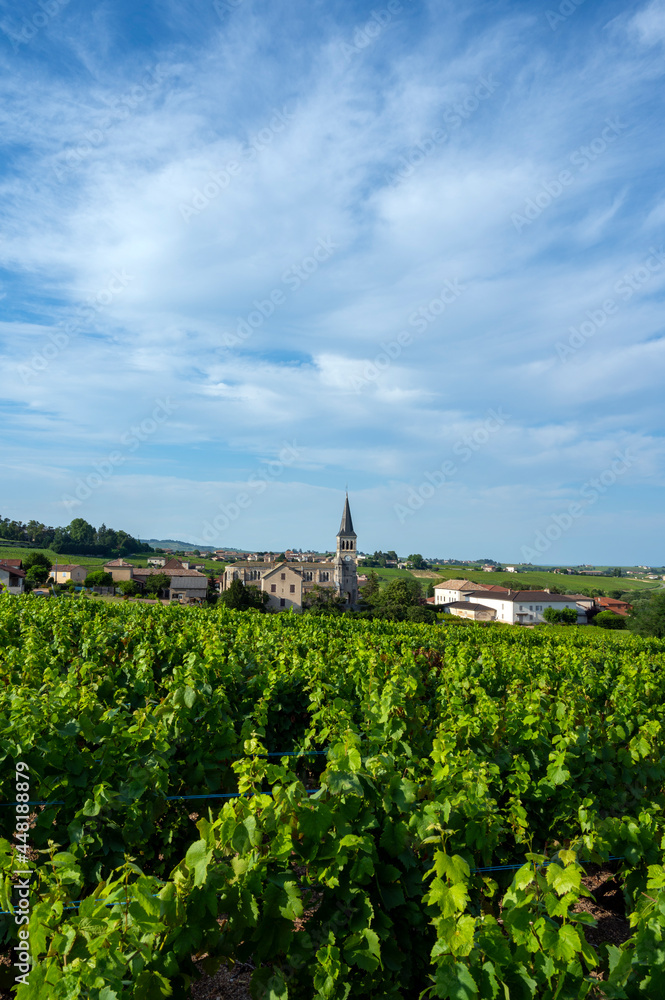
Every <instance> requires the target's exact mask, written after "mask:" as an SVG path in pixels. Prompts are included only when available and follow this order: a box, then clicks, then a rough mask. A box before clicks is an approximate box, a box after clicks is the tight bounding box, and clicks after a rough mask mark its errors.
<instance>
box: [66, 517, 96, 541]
mask: <svg viewBox="0 0 665 1000" xmlns="http://www.w3.org/2000/svg"><path fill="white" fill-rule="evenodd" d="M66 530H67V534H68V535H69V537H70V538H71V540H72V541H73V542H78V543H80V544H82V545H92V544H93V543H94V541H95V529H94V528H93V526H92V525H91V524H88V522H87V521H84V520H83V518H82V517H75V518H74V520H73V521H72V523H71V524H70V525H69V527H68V528H67V529H66Z"/></svg>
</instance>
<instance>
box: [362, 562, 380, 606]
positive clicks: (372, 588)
mask: <svg viewBox="0 0 665 1000" xmlns="http://www.w3.org/2000/svg"><path fill="white" fill-rule="evenodd" d="M380 589H381V586H380V584H379V576H378V574H377V573H375V572H374V570H373V569H372V570H370V571H369V573H368V574H367V583H366V584H365V585H364V586H363V587H361V588H360V602H361V604H367V605H370V606H371V605H373V604H375V603H376V600H377V598H378V596H379V592H380Z"/></svg>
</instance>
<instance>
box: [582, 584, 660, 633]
mask: <svg viewBox="0 0 665 1000" xmlns="http://www.w3.org/2000/svg"><path fill="white" fill-rule="evenodd" d="M598 618H600V615H597V616H596V619H595V621H597V620H598ZM627 625H628V628H629V629H630V630H631V632H636V633H637V635H655V636H657V637H658V638H660V639H663V638H665V591H664V590H658V591H656V592H655V593H654V592H653V591H652V592H651V593H650V594H649V595H648V597H646V598H645V599H644V600H636V602H635V605H634V607H633V611H632V613H631V614H630V615H629V617H628V619H627Z"/></svg>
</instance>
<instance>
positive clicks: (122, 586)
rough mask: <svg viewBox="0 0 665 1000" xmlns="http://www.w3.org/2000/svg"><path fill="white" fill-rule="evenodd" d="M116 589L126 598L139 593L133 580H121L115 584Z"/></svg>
mask: <svg viewBox="0 0 665 1000" xmlns="http://www.w3.org/2000/svg"><path fill="white" fill-rule="evenodd" d="M89 579H90V577H88V580H89ZM116 589H117V590H119V591H120V593H121V594H124V595H125V596H126V597H135V596H136V594H138V592H139V587H138V584H137V583H136V581H135V580H121V581H120V582H119V583H118V584H117V587H116Z"/></svg>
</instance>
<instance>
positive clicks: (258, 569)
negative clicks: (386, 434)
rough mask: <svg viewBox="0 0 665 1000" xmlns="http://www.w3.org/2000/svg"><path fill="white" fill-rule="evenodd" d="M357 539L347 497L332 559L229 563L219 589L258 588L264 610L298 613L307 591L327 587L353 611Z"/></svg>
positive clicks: (355, 599) (355, 600) (355, 587)
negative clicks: (264, 598) (236, 584)
mask: <svg viewBox="0 0 665 1000" xmlns="http://www.w3.org/2000/svg"><path fill="white" fill-rule="evenodd" d="M356 537H357V536H356V533H355V531H354V530H353V521H352V520H351V509H350V507H349V497H348V495H347V497H346V500H345V503H344V511H343V513H342V523H341V524H340V527H339V531H338V532H337V552H336V554H335V558H334V559H332V560H330V561H329V562H316V563H314V562H311V563H302V562H281V563H261V562H249V561H247V562H236V563H232V564H231V565H229V566H227V567H226V569H225V570H224V575H223V577H222V580H221V585H220V589H221V590H226V589H227V588H228V587H230V586H231V583H232V582H233V580H242V582H243V583H244V584H245V586H254V587H258V588H259V590H262V591H264V593H266V594H267V595H268V603H267V605H266V607H267V608H270V609H271V610H274V611H288V609H289V608H293V609H294V610H296V611H300V610H302V602H303V598H304V597H305V596H306V595H307V593H308V591H310V590H312V589H313V588H314V587H317V586H318V587H329V588H331V589H334V590H335V592H336V593H337V594H339V595H341V596H342V597H344V598H345V600H346V603H347V605H348V606H349V607H353V606H354V605H355V604H356V603H357V601H358V570H357V563H356V557H357V551H358V550H357V546H356Z"/></svg>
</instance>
